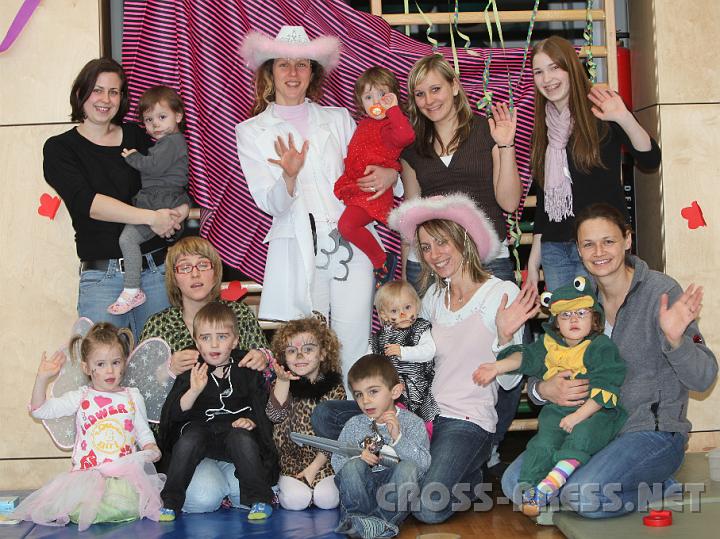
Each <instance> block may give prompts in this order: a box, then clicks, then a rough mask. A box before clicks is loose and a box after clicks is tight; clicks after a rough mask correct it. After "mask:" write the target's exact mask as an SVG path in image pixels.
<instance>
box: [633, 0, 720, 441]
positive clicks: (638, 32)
mask: <svg viewBox="0 0 720 539" xmlns="http://www.w3.org/2000/svg"><path fill="white" fill-rule="evenodd" d="M629 4H630V35H631V37H632V41H631V46H632V47H633V66H632V67H633V97H634V100H635V102H634V105H635V106H636V107H637V108H639V109H640V111H639V112H637V116H638V119H639V120H640V122H641V123H642V124H643V125H644V126H645V127H646V128H647V129H648V131H650V132H651V133H652V134H655V133H656V134H657V135H658V141H659V143H660V146H661V147H662V152H663V159H662V167H661V169H660V171H659V172H658V173H657V174H653V175H642V174H639V175H638V177H637V180H636V193H637V207H638V221H639V223H640V224H639V226H638V238H639V241H638V246H639V253H640V255H641V256H643V257H644V258H646V259H647V260H648V262H649V263H650V265H651V266H652V267H653V268H655V269H659V270H664V271H665V272H666V273H667V274H668V275H671V276H672V277H674V278H675V279H677V280H678V282H680V284H681V285H682V286H683V287H686V286H687V285H689V284H690V283H693V282H694V283H697V284H700V285H703V286H704V287H705V296H704V301H703V304H704V307H703V316H702V319H701V321H700V325H701V329H702V331H703V335H704V337H705V339H706V341H707V343H708V345H709V346H710V347H711V348H712V349H713V350H714V351H715V352H716V353H717V354H720V326H718V324H717V323H716V321H715V317H714V316H713V315H714V313H715V312H717V309H718V308H720V289H718V287H716V286H714V284H715V282H716V281H717V279H716V275H717V267H718V264H719V263H720V249H718V247H717V233H718V231H720V209H719V208H718V206H717V203H716V201H717V196H716V193H717V182H718V179H719V178H720V163H719V162H718V155H720V138H718V136H717V133H718V131H719V130H720V104H719V103H718V101H720V70H718V69H717V65H716V62H715V59H714V56H715V55H714V51H713V47H712V46H711V44H712V43H713V42H714V39H715V36H716V35H717V24H718V22H720V2H717V1H715V0H698V1H696V2H686V3H683V5H682V8H681V9H678V6H677V5H676V4H674V3H672V2H667V1H662V0H633V1H632V2H630V3H629ZM653 51H654V52H653ZM694 200H695V201H697V202H698V203H699V204H700V207H701V208H702V210H703V212H704V216H705V220H706V222H707V224H708V226H707V227H701V228H697V229H695V230H690V229H689V228H688V226H687V222H686V221H685V220H684V219H683V217H682V216H681V213H680V212H681V210H682V209H683V208H684V207H687V206H690V204H691V203H692V202H693V201H694ZM719 406H720V389H717V383H716V384H715V385H714V386H713V387H712V388H710V389H709V390H708V391H706V392H705V393H704V394H702V395H693V398H692V399H691V401H690V406H689V409H688V416H689V418H690V420H691V421H692V423H693V429H694V430H695V431H703V430H704V431H718V430H720V417H719V416H718V414H717V410H718V407H719Z"/></svg>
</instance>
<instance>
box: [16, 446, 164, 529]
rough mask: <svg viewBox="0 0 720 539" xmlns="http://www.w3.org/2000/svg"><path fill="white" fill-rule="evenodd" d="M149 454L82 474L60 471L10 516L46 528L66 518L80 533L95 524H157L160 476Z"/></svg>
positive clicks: (134, 454) (162, 481) (76, 471)
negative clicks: (145, 520) (143, 520)
mask: <svg viewBox="0 0 720 539" xmlns="http://www.w3.org/2000/svg"><path fill="white" fill-rule="evenodd" d="M153 454H155V452H154V451H139V452H137V453H133V454H131V455H128V456H126V457H122V458H119V459H118V460H116V461H114V462H108V463H106V464H102V465H100V466H96V467H94V468H90V469H88V470H74V471H70V472H65V473H63V474H61V475H59V476H58V477H56V478H55V479H53V480H52V481H50V483H48V484H47V485H45V486H43V487H42V488H40V489H39V490H36V491H35V492H33V493H32V494H30V496H28V497H27V498H25V499H24V500H23V501H22V503H21V504H20V505H19V506H18V507H17V509H16V510H15V511H14V512H13V516H14V517H15V518H18V519H22V520H32V521H33V522H35V523H36V524H42V525H46V526H64V525H65V524H67V523H68V522H69V521H71V520H72V521H73V522H76V523H77V524H78V528H79V530H80V531H83V530H85V529H87V528H88V527H89V526H90V525H91V524H96V523H99V522H123V521H128V520H135V519H138V518H149V519H151V520H155V521H157V520H158V519H159V517H160V508H161V507H162V500H161V499H160V491H161V490H162V488H163V485H164V483H165V476H164V475H162V474H158V473H156V472H155V467H154V466H153V464H152V462H151V459H152V457H153Z"/></svg>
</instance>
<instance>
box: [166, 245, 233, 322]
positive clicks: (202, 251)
mask: <svg viewBox="0 0 720 539" xmlns="http://www.w3.org/2000/svg"><path fill="white" fill-rule="evenodd" d="M188 255H196V256H202V257H204V258H207V259H208V260H209V261H210V262H211V263H212V267H213V271H214V272H215V273H214V277H215V279H214V282H213V287H212V290H211V291H210V300H211V301H212V300H216V299H218V298H219V297H220V285H221V284H222V260H220V255H219V254H218V252H217V251H216V250H215V247H213V246H212V244H211V243H210V242H209V241H208V240H206V239H204V238H201V237H199V236H185V237H184V238H182V239H181V240H180V241H178V242H177V243H175V244H174V245H173V246H172V247H170V248H169V249H168V252H167V255H166V256H165V288H166V290H167V295H168V300H169V301H170V304H171V305H172V306H173V307H177V308H178V309H182V306H183V302H182V292H180V288H179V287H178V284H177V280H176V277H175V265H176V264H177V261H178V260H179V259H180V258H182V257H183V256H188Z"/></svg>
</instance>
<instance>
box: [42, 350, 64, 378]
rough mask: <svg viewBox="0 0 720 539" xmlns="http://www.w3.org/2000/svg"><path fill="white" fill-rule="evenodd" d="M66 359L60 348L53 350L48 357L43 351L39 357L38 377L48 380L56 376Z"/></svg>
mask: <svg viewBox="0 0 720 539" xmlns="http://www.w3.org/2000/svg"><path fill="white" fill-rule="evenodd" d="M66 359H67V358H66V357H65V354H64V353H63V352H62V350H58V351H57V352H55V353H54V354H53V355H52V356H50V358H49V359H48V357H47V355H46V354H45V352H43V353H42V356H41V358H40V365H39V366H38V370H37V377H38V379H40V380H45V381H48V380H50V379H51V378H53V377H55V376H57V375H58V373H59V372H60V369H62V366H63V365H64V364H65V360H66Z"/></svg>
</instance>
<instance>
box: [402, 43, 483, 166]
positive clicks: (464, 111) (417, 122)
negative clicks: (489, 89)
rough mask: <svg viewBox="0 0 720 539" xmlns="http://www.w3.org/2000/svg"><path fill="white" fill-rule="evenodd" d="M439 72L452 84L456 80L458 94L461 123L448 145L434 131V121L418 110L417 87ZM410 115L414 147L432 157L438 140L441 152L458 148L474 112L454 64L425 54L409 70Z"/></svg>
mask: <svg viewBox="0 0 720 539" xmlns="http://www.w3.org/2000/svg"><path fill="white" fill-rule="evenodd" d="M431 71H434V72H436V73H437V74H438V75H440V76H441V77H442V78H443V79H445V80H446V81H447V82H448V83H449V84H450V85H451V86H452V84H453V82H455V81H457V85H458V93H457V95H456V96H455V97H454V99H453V103H454V105H455V113H456V115H457V121H458V126H457V129H456V130H455V134H454V135H453V138H452V139H450V142H448V144H447V146H445V145H444V144H443V141H442V140H440V139H439V138H438V136H437V133H436V132H435V124H434V123H433V122H432V120H430V119H429V118H427V117H426V116H425V115H424V114H423V113H422V112H420V111H419V110H418V107H417V104H416V103H415V88H416V87H417V85H418V84H420V83H421V82H422V81H423V79H425V77H427V75H428V73H430V72H431ZM407 85H408V115H409V116H410V123H412V125H413V128H414V129H415V147H416V149H417V150H418V153H420V155H423V156H426V157H429V156H432V155H433V144H434V143H435V141H436V140H437V141H438V143H439V144H440V149H441V152H440V153H442V154H445V153H450V151H452V150H454V149H456V148H458V147H459V146H460V145H461V144H462V143H463V142H465V141H466V140H467V139H468V137H469V136H470V128H471V127H472V121H473V113H472V109H471V108H470V102H469V101H468V98H467V95H466V94H465V90H463V87H462V84H460V79H459V78H458V76H457V74H456V73H455V70H454V69H453V68H452V66H451V65H450V64H449V63H448V62H447V61H446V60H445V58H443V57H442V55H440V54H429V55H428V56H423V57H422V58H420V59H419V60H418V61H417V62H415V65H414V66H413V67H412V69H411V70H410V73H408V81H407Z"/></svg>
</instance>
